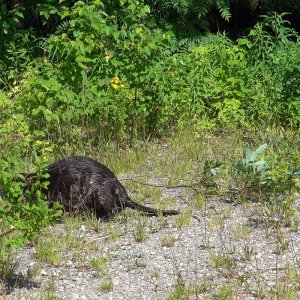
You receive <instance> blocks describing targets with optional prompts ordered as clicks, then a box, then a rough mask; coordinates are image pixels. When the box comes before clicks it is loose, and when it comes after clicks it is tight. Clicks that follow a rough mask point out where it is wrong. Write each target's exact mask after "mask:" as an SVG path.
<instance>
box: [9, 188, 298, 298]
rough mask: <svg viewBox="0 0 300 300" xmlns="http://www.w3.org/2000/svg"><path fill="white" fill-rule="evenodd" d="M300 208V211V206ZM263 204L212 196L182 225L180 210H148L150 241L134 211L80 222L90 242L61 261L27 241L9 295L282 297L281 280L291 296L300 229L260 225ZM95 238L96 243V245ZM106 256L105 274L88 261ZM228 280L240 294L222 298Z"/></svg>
mask: <svg viewBox="0 0 300 300" xmlns="http://www.w3.org/2000/svg"><path fill="white" fill-rule="evenodd" d="M176 193H177V192H176ZM178 193H179V194H180V191H178ZM179 196H180V195H179ZM297 202H299V201H297ZM183 206H184V205H183ZM182 208H184V207H182ZM295 208H296V210H297V211H298V210H299V207H298V206H295ZM258 211H259V206H258V204H252V205H250V206H244V205H235V204H232V203H228V202H226V201H221V200H218V201H216V200H210V201H208V207H207V208H206V209H204V208H203V209H194V210H193V214H194V215H196V216H197V217H198V219H199V220H197V219H195V218H192V219H191V222H190V223H189V224H187V226H185V227H183V228H179V227H178V223H176V219H177V218H178V217H177V216H171V217H167V218H166V219H165V223H162V221H161V220H160V219H159V218H156V217H151V218H147V217H143V218H142V220H143V222H144V225H143V227H144V228H145V230H147V238H146V239H145V240H144V241H142V242H137V241H136V239H135V236H134V228H135V226H136V225H137V224H138V221H137V220H134V218H130V219H129V220H128V221H126V222H120V221H119V222H118V221H117V220H114V221H113V222H112V223H109V222H106V223H103V225H102V224H101V226H102V230H100V231H99V232H96V231H95V230H94V229H92V228H90V227H88V226H85V225H79V227H78V228H75V229H72V230H73V234H74V235H76V236H77V239H78V240H79V241H82V244H83V245H85V246H84V247H82V248H80V249H75V250H74V249H69V250H65V251H64V252H63V259H62V261H61V262H60V263H59V264H58V265H56V266H53V265H50V264H46V263H40V262H39V261H38V259H37V258H36V255H35V253H36V249H35V248H34V247H32V246H27V247H24V248H23V249H22V250H21V251H20V252H19V254H18V256H17V262H18V264H19V265H18V269H17V272H16V274H15V278H14V280H13V281H12V282H10V284H7V285H6V291H5V292H4V294H6V295H5V296H3V297H4V299H7V300H13V299H18V300H20V299H70V300H71V299H147V300H150V299H249V300H250V299H262V298H266V299H275V297H272V295H273V294H272V292H271V291H272V289H275V287H276V288H277V291H278V292H279V290H280V291H281V290H282V291H283V292H285V291H286V293H288V292H290V290H291V295H292V296H291V297H290V298H280V299H300V292H299V281H300V280H299V276H298V275H297V276H298V277H297V276H296V275H294V277H293V276H292V275H291V274H298V272H299V260H298V257H299V254H300V237H299V234H298V231H296V230H294V231H293V230H291V229H290V228H285V227H283V228H279V229H277V230H274V229H270V228H266V227H265V226H263V225H262V224H259V222H258V224H257V222H253V220H256V217H257V218H258V213H257V212H258ZM112 224H113V227H114V228H115V229H116V228H119V229H120V230H121V232H122V234H121V236H120V237H119V238H118V239H117V240H112V239H111V238H109V235H107V233H108V232H109V228H111V226H112ZM162 224H163V225H162ZM176 224H177V225H176ZM243 225H244V227H243ZM245 225H246V226H247V228H248V229H249V228H250V230H249V231H248V233H243V231H241V230H238V228H245ZM68 231H69V232H70V229H68V228H67V225H66V224H58V225H56V226H55V227H53V228H51V229H50V234H51V235H52V236H53V237H54V236H56V235H58V234H64V233H66V232H68ZM168 236H169V237H173V238H175V239H176V242H175V243H174V244H172V243H171V245H163V244H162V239H163V238H165V237H168ZM88 245H94V246H95V248H96V250H95V249H94V250H91V247H88ZM279 250H280V251H279ZM247 254H248V256H247ZM218 255H219V256H218ZM220 255H221V257H223V258H224V259H223V260H222V262H220V261H219V260H218V259H216V257H220ZM99 256H107V257H109V260H108V263H107V266H106V269H107V273H105V274H104V275H103V272H102V273H101V274H102V275H101V274H99V270H98V271H97V270H95V269H94V268H91V267H90V265H89V264H88V263H87V262H88V261H90V259H92V258H93V257H99ZM214 258H215V259H214ZM34 266H39V268H40V269H39V272H38V274H37V275H36V276H34V277H32V278H31V277H30V276H28V269H33V268H34ZM287 270H290V272H289V273H288V272H287ZM291 270H293V272H294V273H293V272H292V271H291ZM295 272H296V273H295ZM295 276H296V277H295ZM105 278H106V279H107V278H110V279H111V281H112V286H111V287H110V288H108V289H106V291H105V290H104V288H103V286H102V284H103V281H104V280H105ZM295 278H296V279H295ZM297 278H298V280H297ZM176 283H177V285H178V284H179V283H181V286H184V287H185V290H186V291H188V292H187V296H186V297H185V298H180V297H179V296H178V295H177V298H176V297H175V296H174V298H170V297H171V295H172V293H174V291H175V288H174V287H175V285H176ZM222 286H230V287H231V288H232V290H233V291H234V294H233V295H231V296H228V297H227V298H226V297H225V298H221V296H220V295H223V294H220V293H221V292H220V289H221V287H222ZM224 293H225V292H224ZM51 295H52V298H51V297H50V296H51ZM54 295H55V296H56V298H55V297H54ZM229 295H230V294H229ZM278 299H279V298H278Z"/></svg>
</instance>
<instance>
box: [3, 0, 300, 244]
mask: <svg viewBox="0 0 300 300" xmlns="http://www.w3.org/2000/svg"><path fill="white" fill-rule="evenodd" d="M1 3H2V2H1ZM149 3H150V4H151V7H152V8H153V9H152V11H151V8H150V6H148V5H145V4H144V3H143V2H142V1H129V0H119V1H100V0H93V1H86V2H84V1H64V0H61V1H59V2H58V3H57V2H56V1H53V0H48V1H32V2H30V3H25V2H24V3H23V2H18V1H14V2H11V3H2V4H1V6H0V7H1V9H0V20H1V23H2V27H1V29H0V39H1V41H3V42H2V43H1V45H0V68H1V73H0V88H1V93H0V125H1V126H0V134H1V138H0V145H1V150H0V152H1V155H0V167H1V172H0V185H1V188H0V200H1V203H0V213H1V216H2V217H3V219H4V217H8V216H11V215H10V212H17V214H16V215H12V216H11V218H10V219H7V220H10V221H9V222H11V223H14V224H17V225H18V224H19V226H18V228H17V230H21V231H22V232H23V233H24V237H25V240H26V239H27V238H28V239H30V238H32V237H33V236H34V234H32V233H31V232H29V231H28V230H27V229H26V228H35V229H34V230H35V231H34V233H36V232H38V230H39V229H40V228H41V227H42V226H43V225H45V224H48V223H51V222H52V221H53V220H54V219H55V218H56V217H57V210H56V208H54V209H53V210H50V209H48V208H47V207H46V206H45V202H44V199H43V196H42V194H41V193H40V190H41V189H43V188H44V186H42V184H39V181H37V186H35V187H34V189H33V190H32V191H31V192H30V193H31V194H33V195H35V197H34V198H35V199H37V200H36V201H37V202H36V204H35V205H32V204H28V205H25V206H23V205H22V201H23V198H24V193H25V194H26V191H25V192H24V190H23V188H22V184H20V182H18V181H16V180H15V179H16V178H17V177H18V175H17V174H18V172H19V171H21V170H24V169H26V161H25V158H26V157H28V156H30V157H35V159H33V163H34V164H35V165H36V166H40V165H42V163H43V158H45V157H46V155H45V154H49V153H51V152H53V151H54V150H55V147H57V146H59V147H64V145H67V144H69V145H72V146H73V147H76V145H78V144H81V145H82V141H85V143H86V144H87V143H89V144H93V143H94V144H96V143H98V141H99V139H101V138H104V139H109V138H116V139H117V140H119V141H120V140H122V141H127V140H128V139H130V140H132V139H133V138H134V137H141V138H145V137H149V136H153V135H159V134H163V133H166V132H168V130H169V129H170V128H172V127H180V126H186V125H189V126H191V127H192V128H194V130H195V131H196V132H199V131H203V130H206V129H210V130H217V129H219V128H235V127H236V126H250V125H251V124H252V123H254V122H255V123H257V124H262V123H265V124H270V125H276V126H282V127H285V126H294V127H297V126H299V122H300V88H299V87H300V42H299V37H298V36H297V33H296V32H295V31H294V30H293V29H291V27H290V26H289V25H290V24H289V22H288V21H287V20H286V15H285V14H278V13H275V14H273V15H266V16H265V17H264V19H263V20H262V21H261V22H258V23H257V24H256V25H255V26H253V27H252V28H251V30H250V31H249V32H248V33H247V34H246V35H245V36H243V37H240V38H239V39H238V40H237V41H235V42H234V41H232V40H231V39H229V38H228V37H227V36H226V34H214V35H212V34H208V35H206V36H202V37H199V32H201V30H199V32H198V36H197V38H194V39H191V40H186V39H180V35H178V30H177V28H175V27H176V26H173V25H172V24H171V25H172V26H171V25H170V24H169V23H168V22H167V20H168V19H167V18H168V16H172V18H173V16H174V11H176V13H177V14H180V15H181V17H182V18H181V19H180V20H179V19H178V20H179V21H178V22H179V23H178V24H180V26H181V32H183V31H185V30H186V32H187V31H188V30H190V27H183V26H185V22H186V20H187V19H190V15H191V14H192V15H193V16H194V20H196V21H195V22H196V23H197V24H198V25H197V26H200V27H201V28H204V29H207V30H208V29H209V28H210V24H211V23H210V19H209V16H210V15H211V14H210V12H211V11H212V10H214V9H216V10H217V14H218V15H220V18H221V20H223V21H227V20H230V17H231V11H234V7H232V6H231V1H219V0H215V1H199V2H197V3H198V5H192V4H193V3H194V1H162V2H161V3H160V4H159V5H158V4H157V2H155V3H156V5H154V4H153V3H151V2H150V1H149ZM166 11H167V12H168V13H165V12H166ZM158 14H160V15H164V18H158ZM163 19H164V20H163ZM195 22H194V23H193V24H194V25H195ZM158 24H162V26H161V27H159V26H158ZM166 28H167V29H166ZM194 29H195V28H194ZM183 36H187V35H183ZM48 156H49V155H48ZM40 170H42V169H40ZM39 176H46V175H45V174H42V171H41V172H40V175H39ZM27 193H28V192H27ZM4 199H5V200H8V201H7V203H10V204H12V203H13V209H12V208H9V209H7V208H6V205H7V203H6V202H5V201H3V200H4ZM10 207H12V206H10ZM28 207H29V208H28ZM41 215H43V216H47V217H46V218H44V219H43V218H41ZM16 220H19V222H20V223H17V222H16ZM30 220H31V221H32V220H33V221H34V222H35V224H37V225H34V226H33V224H31V223H28V222H29V221H30ZM23 221H24V222H25V223H22V222H23ZM1 222H2V223H0V226H1V225H3V226H4V224H3V221H2V220H1ZM26 222H27V223H26ZM5 226H6V227H7V224H5ZM14 226H15V225H14ZM26 226H27V227H26ZM14 242H16V240H14ZM17 242H18V241H17Z"/></svg>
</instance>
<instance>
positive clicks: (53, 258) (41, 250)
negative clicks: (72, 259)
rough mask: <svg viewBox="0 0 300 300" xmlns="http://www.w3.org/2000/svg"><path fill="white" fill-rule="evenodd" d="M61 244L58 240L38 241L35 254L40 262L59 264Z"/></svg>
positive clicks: (60, 260)
mask: <svg viewBox="0 0 300 300" xmlns="http://www.w3.org/2000/svg"><path fill="white" fill-rule="evenodd" d="M63 250H64V249H63V245H61V243H60V241H58V240H46V241H39V242H38V243H37V245H36V253H35V256H36V257H37V259H38V260H39V261H40V262H45V263H49V264H52V265H59V264H61V262H62V251H63Z"/></svg>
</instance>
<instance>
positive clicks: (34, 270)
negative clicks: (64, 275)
mask: <svg viewBox="0 0 300 300" xmlns="http://www.w3.org/2000/svg"><path fill="white" fill-rule="evenodd" d="M41 270H42V269H41V266H40V265H39V264H34V265H33V266H32V267H30V268H28V269H27V277H28V278H29V279H33V278H35V277H38V276H40V274H41Z"/></svg>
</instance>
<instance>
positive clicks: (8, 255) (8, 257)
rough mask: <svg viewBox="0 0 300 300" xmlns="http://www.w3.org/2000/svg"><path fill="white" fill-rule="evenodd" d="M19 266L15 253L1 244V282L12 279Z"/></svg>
mask: <svg viewBox="0 0 300 300" xmlns="http://www.w3.org/2000/svg"><path fill="white" fill-rule="evenodd" d="M17 266H18V264H17V262H16V261H15V257H14V255H13V253H12V252H11V251H9V250H7V249H6V248H5V247H3V245H2V246H1V244H0V280H2V279H8V278H10V277H11V276H12V275H13V273H14V272H15V270H16V268H17Z"/></svg>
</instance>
